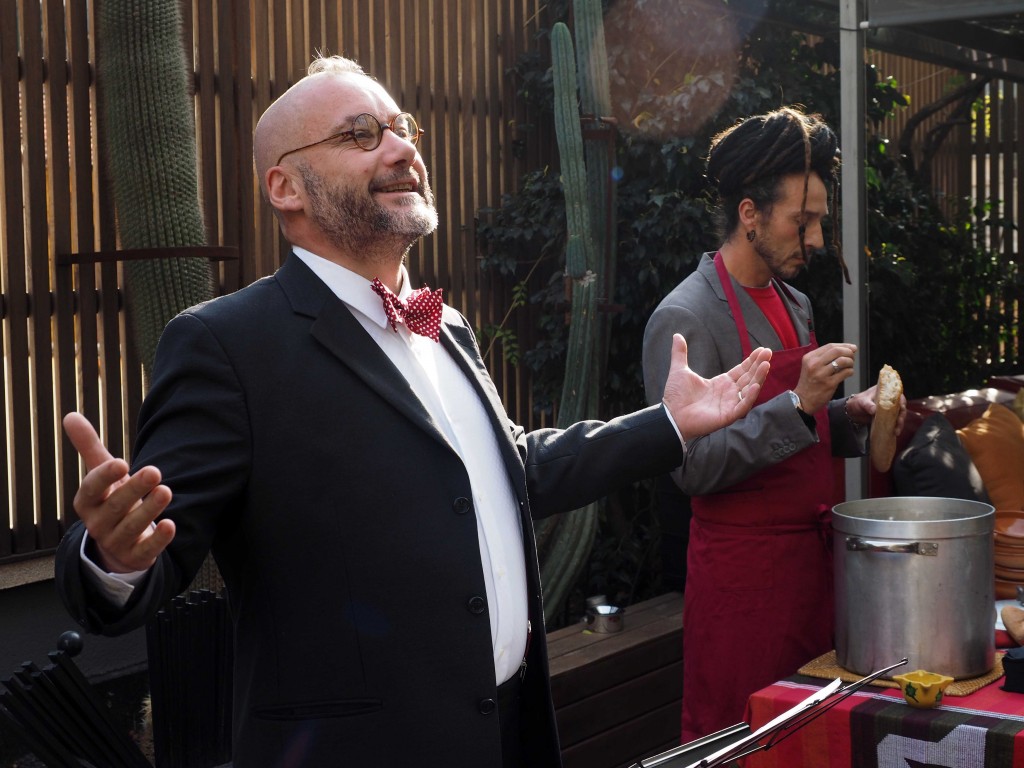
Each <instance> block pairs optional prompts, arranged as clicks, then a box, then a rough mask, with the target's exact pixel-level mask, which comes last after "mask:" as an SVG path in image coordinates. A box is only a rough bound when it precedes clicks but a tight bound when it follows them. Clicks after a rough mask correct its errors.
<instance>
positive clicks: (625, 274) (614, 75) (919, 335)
mask: <svg viewBox="0 0 1024 768" xmlns="http://www.w3.org/2000/svg"><path fill="white" fill-rule="evenodd" d="M730 5H731V4H730V3H727V2H725V1H724V0H713V2H709V3H706V4H704V5H701V6H698V5H697V4H680V3H677V2H672V0H632V1H631V2H629V3H624V2H619V3H616V2H611V3H606V6H607V8H608V10H607V15H606V17H605V30H606V37H607V47H608V58H609V65H610V73H609V74H610V79H611V81H612V84H613V89H612V90H613V93H612V101H613V106H612V111H613V112H614V113H615V117H616V118H617V120H618V125H619V137H618V146H617V163H618V167H617V168H616V169H615V172H614V174H613V178H614V179H616V180H617V188H616V194H617V219H618V222H617V242H616V249H617V277H616V280H615V296H614V298H613V304H614V305H615V307H616V310H617V314H615V316H614V322H613V324H612V330H611V338H610V341H609V351H608V365H607V369H606V371H605V374H604V378H603V382H602V392H601V414H602V416H605V417H607V416H612V415H616V414H618V413H622V412H625V411H628V410H632V409H635V408H637V407H640V406H642V405H644V404H645V398H644V393H643V385H642V375H641V346H642V340H643V332H644V327H645V325H646V322H647V319H648V318H649V317H650V314H651V312H652V311H653V310H654V308H655V306H656V305H657V304H658V302H659V301H660V300H661V299H662V297H663V296H664V295H665V294H666V293H668V292H669V291H670V290H671V289H672V287H674V286H675V285H676V284H677V283H678V282H679V281H681V280H682V279H683V278H684V277H686V275H688V274H689V273H690V272H691V271H692V270H693V269H694V267H695V265H696V263H697V260H698V258H699V256H700V254H701V253H702V252H703V251H706V250H714V249H715V248H716V247H717V246H718V244H719V243H720V241H721V238H720V236H719V234H717V233H716V231H715V226H714V223H713V216H712V211H711V201H712V194H711V191H710V190H709V188H708V186H707V183H706V179H705V178H704V172H705V159H706V156H707V150H708V147H709V145H710V141H711V137H712V136H714V135H715V134H716V133H717V132H718V131H720V130H722V129H724V128H726V127H728V126H730V125H732V124H733V123H734V122H736V121H737V120H738V119H741V118H743V117H747V116H750V115H753V114H759V113H763V112H767V111H769V110H772V109H775V108H777V107H779V106H783V105H787V104H800V105H803V106H804V107H805V108H806V109H807V110H808V111H813V112H818V113H820V114H821V115H822V116H823V117H824V118H825V120H826V121H827V122H828V123H829V124H830V125H832V126H833V127H834V128H836V129H838V127H839V107H840V103H839V102H840V84H839V74H838V71H837V69H836V67H837V65H838V53H839V46H838V40H837V39H832V38H825V39H820V40H817V41H816V42H814V43H813V44H811V43H809V42H808V39H807V38H806V37H805V36H804V35H802V34H800V33H798V32H795V31H793V30H792V29H790V28H788V27H786V26H783V25H780V24H778V23H775V22H770V21H764V20H759V19H756V18H755V19H751V18H749V16H737V17H731V16H730V12H729V8H730ZM775 5H776V6H777V7H781V6H782V3H781V2H779V3H775ZM700 9H703V10H700ZM709 9H712V10H714V11H715V12H714V13H712V14H711V20H712V22H713V23H712V24H709V23H708V22H707V20H701V19H700V18H699V14H700V13H704V14H708V13H709V12H710V11H709ZM790 11H791V12H792V13H809V12H814V13H819V14H820V13H826V12H825V11H822V10H821V9H817V10H814V11H811V10H809V9H808V8H807V7H806V4H802V3H795V4H792V5H790ZM787 13H788V12H787ZM612 14H617V15H616V16H615V18H614V22H613V21H612V18H611V17H612ZM652 15H653V18H655V19H656V20H657V24H655V25H653V27H661V28H664V29H667V30H669V31H670V32H676V33H678V32H679V31H680V30H689V31H687V32H685V34H686V35H688V37H685V39H684V38H680V37H679V35H678V34H677V35H676V37H675V38H674V39H675V41H676V42H675V47H671V46H670V47H669V48H665V49H658V46H657V40H656V39H655V38H656V36H657V34H658V30H657V29H653V28H652V24H651V18H652ZM780 15H781V14H779V13H777V14H776V17H779V16H780ZM833 16H834V14H833ZM558 18H562V17H559V16H557V15H556V16H555V17H553V18H552V20H553V21H554V20H557V19H558ZM815 21H816V22H817V23H820V24H821V27H822V28H823V29H837V28H838V23H837V19H835V18H834V17H832V18H822V19H817V20H815ZM733 22H734V24H733V25H732V27H730V24H732V23H733ZM716 25H717V26H716ZM718 27H722V28H726V29H733V30H734V31H735V33H736V38H735V45H734V48H733V49H732V51H733V52H734V53H733V57H732V58H729V57H723V56H721V55H718V51H717V50H716V49H715V48H714V46H706V45H703V43H702V42H701V41H702V38H703V37H709V38H710V37H713V36H714V35H716V34H718V33H717V31H716V30H717V28H718ZM694 30H696V31H694ZM680 34H682V33H680ZM715 39H716V40H717V41H718V42H719V43H723V40H724V38H721V37H719V38H715ZM688 40H689V41H695V42H692V43H687V41H688ZM723 44H724V43H723ZM666 50H667V51H668V52H667V53H665V51H666ZM680 50H684V51H689V52H690V53H693V51H697V53H695V54H693V55H691V56H689V57H688V58H687V57H685V56H680V55H676V54H677V52H678V51H680ZM645 57H646V58H645ZM540 62H541V57H540V56H531V58H530V60H529V64H530V66H531V67H534V69H532V70H529V71H528V70H527V68H525V67H523V68H521V69H519V70H518V71H517V73H516V74H517V76H519V77H521V78H522V81H521V82H523V83H524V85H525V86H526V87H527V88H528V90H529V94H528V95H529V97H530V99H531V100H532V103H534V104H544V103H545V102H544V98H542V97H546V98H547V99H548V101H547V106H548V108H549V109H550V95H548V94H547V93H546V89H548V88H549V87H550V80H549V77H548V76H547V75H546V73H545V71H544V70H542V69H540ZM520 65H521V67H522V66H523V65H524V62H520ZM626 72H628V73H629V74H628V75H626V74H623V73H626ZM866 77H867V95H868V98H867V104H866V111H867V117H868V122H869V125H868V126H867V129H868V133H869V134H871V136H870V138H869V140H868V142H867V147H868V152H867V158H866V171H867V178H868V211H869V212H868V216H869V231H868V249H869V252H870V254H871V256H870V260H869V265H868V279H869V307H868V310H869V328H870V362H869V366H870V368H869V370H871V371H877V370H878V369H879V368H880V367H881V365H882V364H883V363H889V364H891V365H893V366H894V367H896V368H897V369H898V370H899V371H900V373H901V375H902V377H903V380H904V383H905V387H906V391H907V394H908V397H919V396H924V395H928V394H941V393H945V392H952V391H956V390H958V389H964V388H968V387H972V386H979V385H981V384H982V383H983V382H984V381H985V380H986V378H987V376H988V375H991V374H993V373H999V372H1005V370H1006V369H1005V365H1006V364H1005V363H1004V362H1002V361H1000V360H998V359H997V358H995V357H993V356H992V355H991V354H990V351H989V350H991V349H993V348H995V347H996V346H997V344H998V342H999V339H998V333H999V332H998V330H996V329H995V326H994V325H993V323H992V322H991V321H990V320H989V319H988V318H989V314H988V312H989V310H987V309H986V302H987V300H988V297H989V296H991V295H993V294H995V295H999V292H1000V291H1005V290H1006V289H1007V287H1008V286H1009V287H1012V286H1016V288H1015V290H1016V292H1017V294H1016V295H1019V292H1020V281H1021V278H1020V276H1019V274H1017V273H1016V272H1015V271H1011V270H1008V269H1007V268H1006V266H1005V265H1004V263H1003V262H1001V261H1000V260H999V259H998V258H997V257H996V256H995V255H993V254H990V253H988V252H986V251H985V250H984V249H983V248H981V247H979V245H978V243H979V242H980V239H979V237H978V234H979V233H978V232H977V229H976V228H977V227H978V226H992V227H998V226H1005V224H1004V223H1002V222H1000V221H999V220H998V219H997V218H996V217H995V216H994V215H992V214H991V213H990V212H979V211H975V210H972V209H971V207H970V206H969V205H965V207H964V209H963V210H962V211H961V212H960V213H959V215H957V216H956V217H953V218H952V219H947V218H946V217H945V216H944V215H943V214H942V212H941V210H940V209H939V207H938V205H937V203H936V201H935V198H934V195H933V194H932V193H931V190H927V189H921V188H920V186H919V185H918V184H917V182H916V180H915V179H913V178H910V177H908V176H907V173H906V171H905V170H904V168H903V167H902V165H901V163H899V162H897V158H894V157H889V156H888V154H887V153H886V151H885V150H886V149H887V147H888V144H887V142H886V141H885V139H883V138H882V137H879V136H877V135H875V134H877V132H878V128H877V126H878V125H879V124H880V121H881V120H882V119H883V118H884V117H885V116H886V115H887V114H889V113H890V112H892V111H893V110H895V109H901V108H905V107H906V106H907V105H908V102H907V99H906V98H905V97H904V96H903V94H902V93H901V92H900V90H899V88H898V86H897V84H896V83H895V82H893V81H892V80H891V79H889V78H887V77H885V76H884V73H879V72H877V71H876V70H875V69H874V68H872V67H868V68H867V71H866ZM951 77H952V75H951ZM616 82H619V83H623V82H627V83H629V84H631V85H632V87H628V88H622V87H620V88H618V89H616V88H615V83H616ZM713 96H714V97H716V98H712V97H713ZM702 98H704V99H705V101H703V102H702V101H701V99H702ZM535 115H536V112H535ZM694 115H696V116H698V117H699V118H700V120H699V121H695V119H694ZM538 119H539V118H538ZM560 197H561V195H560V189H559V186H558V177H557V175H556V174H554V173H550V172H547V171H546V170H545V171H543V172H535V173H533V174H530V175H529V176H528V177H526V178H525V179H524V182H523V185H522V188H521V190H520V192H519V193H517V194H515V195H510V196H508V197H506V198H505V200H504V201H503V205H502V207H501V208H500V209H498V210H496V211H488V212H484V213H486V214H488V215H485V216H483V217H482V221H483V222H484V223H483V224H482V226H481V227H480V229H479V232H478V234H479V244H480V249H481V253H482V255H483V265H484V267H485V268H495V269H500V270H501V271H502V273H503V274H507V275H508V276H509V279H512V280H517V279H521V278H522V276H523V274H524V273H525V271H526V270H528V269H532V268H533V267H534V266H535V265H536V263H537V260H538V259H541V260H542V263H541V268H540V269H536V270H534V272H533V273H532V278H531V282H530V286H531V301H532V302H534V303H536V304H539V305H540V306H541V307H542V308H543V316H542V319H541V321H540V327H539V329H538V330H539V340H538V341H537V342H536V343H535V344H534V345H533V346H532V348H529V349H527V348H522V349H520V350H519V352H520V360H521V362H522V363H524V364H526V365H528V366H529V367H530V368H531V370H532V371H533V379H534V386H535V390H536V393H537V395H536V399H537V400H538V401H539V402H540V403H542V404H548V403H551V402H552V400H553V399H554V398H555V397H557V393H558V392H559V390H560V388H561V385H562V382H563V379H564V362H565V344H566V325H565V313H566V304H565V293H564V287H563V280H562V269H563V264H564V262H563V261H562V259H563V257H564V246H565V232H564V224H563V222H564V207H563V206H564V204H563V202H562V201H561V199H560ZM838 205H839V201H838V200H836V201H833V208H834V209H835V208H838ZM983 216H988V217H989V219H990V220H989V221H987V223H986V221H983ZM831 226H832V221H831V220H830V221H827V222H826V232H825V239H826V242H829V241H830V240H831V239H832V236H831ZM848 258H849V260H851V261H852V260H854V258H855V256H854V255H852V254H851V255H849V257H848ZM842 280H843V278H842V272H841V270H840V266H839V260H838V258H837V256H836V254H835V253H834V251H832V249H830V253H829V254H828V255H827V256H823V257H819V258H817V259H815V260H814V261H813V262H812V263H811V265H810V268H809V269H808V270H807V271H806V272H805V273H804V274H803V275H801V276H800V277H799V278H798V279H797V280H796V281H794V282H795V284H796V285H797V287H798V288H800V289H801V290H804V291H805V292H806V293H808V295H809V296H810V297H811V300H812V303H813V305H814V309H815V320H816V327H817V331H818V339H819V342H823V341H836V340H840V339H841V338H842V293H843V282H842ZM520 341H521V340H520ZM1017 365H1018V367H1019V362H1017ZM633 504H636V505H639V506H631V505H633ZM648 506H649V497H648V494H647V492H646V489H645V488H638V489H634V492H633V493H632V495H631V496H629V502H628V503H616V504H609V505H608V509H606V510H604V511H603V513H602V520H601V526H602V527H601V532H600V534H599V539H598V542H597V544H596V545H595V551H594V555H593V557H592V562H591V575H590V577H589V579H588V580H587V581H586V584H581V586H580V589H581V590H584V591H586V590H591V591H598V592H608V593H617V592H623V591H625V592H628V593H629V594H631V595H632V596H633V597H634V598H636V599H642V598H643V597H645V596H649V594H645V591H646V590H648V589H651V590H656V589H657V576H656V574H655V575H653V576H652V575H651V573H649V572H646V571H645V569H647V568H650V567H651V564H652V563H653V559H652V558H651V557H649V556H648V555H647V554H645V553H647V552H649V551H653V550H651V549H650V546H651V545H652V542H656V540H657V536H658V533H657V525H656V523H655V522H653V520H652V518H653V516H651V515H650V514H649V509H648V508H647V507H648ZM655 549H656V548H655ZM626 574H632V575H631V576H628V577H627V576H626ZM630 580H632V585H631V586H630V585H628V584H627V582H629V581H630Z"/></svg>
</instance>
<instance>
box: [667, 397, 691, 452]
mask: <svg viewBox="0 0 1024 768" xmlns="http://www.w3.org/2000/svg"><path fill="white" fill-rule="evenodd" d="M661 407H662V408H663V409H664V410H665V415H666V416H668V423H669V424H671V425H672V429H674V430H675V431H676V435H677V436H678V437H679V444H680V445H681V446H683V450H684V451H685V450H686V440H684V439H683V433H682V432H680V431H679V425H678V424H676V420H675V419H673V418H672V413H671V412H670V411H669V409H668V406H667V405H665V401H664V400H662V402H661Z"/></svg>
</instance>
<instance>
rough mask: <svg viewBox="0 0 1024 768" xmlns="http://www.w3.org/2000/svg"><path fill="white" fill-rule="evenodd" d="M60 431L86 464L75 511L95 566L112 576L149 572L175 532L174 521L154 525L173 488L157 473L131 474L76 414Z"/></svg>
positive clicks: (150, 470) (146, 470) (153, 470)
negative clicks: (95, 555) (93, 547)
mask: <svg viewBox="0 0 1024 768" xmlns="http://www.w3.org/2000/svg"><path fill="white" fill-rule="evenodd" d="M64 432H65V433H66V434H67V436H68V438H69V439H70V440H71V444H72V445H74V446H75V450H77V451H78V453H79V455H80V456H81V457H82V460H83V461H84V462H85V468H86V475H85V477H84V478H83V479H82V484H81V485H80V486H79V487H78V493H76V494H75V500H74V506H75V512H77V513H78V516H79V518H81V520H82V523H83V524H84V525H85V528H86V530H87V531H88V532H89V538H91V539H92V540H93V542H94V543H95V544H96V549H97V551H98V552H99V556H100V560H101V562H99V563H97V565H99V566H101V567H102V568H104V569H105V570H107V571H109V572H111V573H131V572H132V571H145V570H147V569H149V568H150V567H152V565H153V563H155V562H156V559H157V557H159V556H160V553H161V552H163V551H164V549H166V548H167V545H168V544H170V543H171V540H172V539H173V538H174V530H175V529H174V522H173V521H172V520H161V521H160V522H158V523H156V525H153V522H154V520H156V518H157V517H159V516H160V514H161V513H162V512H163V511H164V509H166V508H167V505H168V504H170V502H171V489H170V488H168V487H167V486H166V485H161V484H160V470H159V469H157V468H156V467H143V468H142V469H140V470H139V471H138V472H136V473H135V474H134V475H131V474H129V472H130V467H129V466H128V463H127V462H126V461H124V460H123V459H116V458H114V457H113V456H111V455H110V453H109V452H108V451H107V449H106V446H104V445H103V443H102V442H100V438H99V435H98V434H96V430H95V429H93V426H92V424H90V423H89V421H88V419H86V418H85V417H84V416H82V414H80V413H74V412H72V413H69V414H67V415H66V416H65V417H64Z"/></svg>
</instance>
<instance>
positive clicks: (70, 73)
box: [0, 0, 553, 563]
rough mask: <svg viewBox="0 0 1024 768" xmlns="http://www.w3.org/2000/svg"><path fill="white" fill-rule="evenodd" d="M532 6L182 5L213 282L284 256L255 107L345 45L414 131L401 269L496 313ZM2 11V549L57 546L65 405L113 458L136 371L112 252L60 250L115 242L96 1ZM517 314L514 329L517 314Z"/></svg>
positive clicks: (517, 168)
mask: <svg viewBox="0 0 1024 768" xmlns="http://www.w3.org/2000/svg"><path fill="white" fill-rule="evenodd" d="M543 8H544V3H543V2H542V0H505V2H501V3H478V2H476V0H385V1H383V2H382V0H341V1H340V2H338V1H337V0H257V1H256V2H243V1H242V0H182V3H181V10H182V21H183V25H182V26H183V45H184V47H185V50H186V52H187V54H188V56H189V58H190V59H191V60H192V61H193V63H194V70H195V80H194V82H195V124H196V136H197V146H198V163H199V179H200V182H199V183H200V185H201V188H200V197H201V200H202V205H203V213H204V216H205V221H206V227H207V234H208V243H209V244H211V245H219V246H232V247H236V248H238V249H239V252H240V254H241V258H240V259H238V260H227V261H221V262H217V264H216V269H217V276H218V278H219V285H220V290H221V291H222V292H230V291H233V290H236V289H237V288H239V287H241V286H243V285H246V284H248V283H250V282H252V281H253V280H255V279H256V278H258V277H261V276H263V275H266V274H269V273H271V272H272V271H273V270H274V269H276V268H277V267H278V266H279V265H280V263H281V261H282V259H283V257H284V255H285V254H286V253H287V251H286V250H284V243H283V242H282V241H281V239H280V236H279V234H278V231H277V228H276V225H275V224H274V222H273V219H272V216H271V215H270V213H269V210H268V209H267V208H266V206H264V205H263V204H262V202H261V201H260V198H259V191H258V185H257V182H256V179H255V178H254V174H253V170H252V131H253V128H254V126H255V122H256V120H257V119H258V116H259V115H260V114H261V113H262V112H263V110H264V109H265V108H266V107H267V105H269V104H270V102H271V101H272V100H273V99H274V98H276V97H277V96H279V95H280V94H281V93H283V92H284V90H286V89H287V88H288V87H289V86H290V85H291V84H292V83H294V82H295V81H296V80H297V79H299V78H300V77H301V76H302V75H303V74H304V73H305V69H306V67H307V66H308V64H309V62H310V60H311V58H312V56H313V54H314V52H315V51H323V52H327V53H341V54H343V55H346V56H350V57H352V58H354V59H356V60H357V61H359V62H360V63H361V64H362V65H363V67H364V69H366V70H367V71H368V72H369V73H370V74H372V75H373V76H375V77H376V78H377V79H378V80H380V81H381V82H382V83H383V84H384V85H385V86H386V87H387V88H388V89H389V90H390V91H391V93H392V94H393V95H394V96H395V98H396V100H397V101H398V102H399V104H401V105H402V107H403V108H404V109H407V110H408V111H410V112H413V113H414V114H415V115H416V116H417V119H418V120H419V121H420V122H421V124H422V126H423V127H424V128H425V129H426V131H427V134H426V136H425V137H424V140H423V142H422V144H421V151H422V153H423V155H424V159H425V161H426V163H427V167H428V169H429V170H430V172H431V174H432V179H431V183H432V186H433V188H434V191H435V195H436V197H437V206H438V211H439V215H440V221H441V225H440V229H439V231H438V233H436V234H435V235H433V236H431V237H430V238H427V239H425V240H424V241H423V242H421V243H420V244H418V245H417V246H415V247H414V248H413V251H412V252H411V253H410V258H409V268H410V272H411V273H412V275H413V279H414V280H415V281H419V282H425V283H428V284H430V285H431V286H434V287H442V288H444V289H445V297H446V299H447V300H448V301H449V303H451V304H452V305H454V306H456V307H458V308H459V309H461V310H462V311H463V312H464V313H465V314H466V315H467V317H469V319H470V321H471V322H472V323H473V324H474V325H475V326H476V327H478V328H483V327H486V326H488V325H490V324H495V323H498V322H500V320H501V318H502V317H503V316H504V314H505V310H506V308H507V306H508V304H509V302H510V300H511V297H510V296H509V295H508V289H507V288H506V287H504V286H501V285H497V284H494V283H492V281H491V280H490V279H489V278H488V276H487V275H484V274H481V272H480V270H479V268H478V265H477V259H476V247H475V238H474V231H475V223H474V220H475V216H476V212H477V211H478V210H479V209H480V208H483V207H486V206H493V205H497V204H498V203H499V202H500V197H501V194H502V193H503V192H507V191H510V190H512V189H514V187H515V185H516V182H517V180H518V179H519V178H520V176H521V175H522V174H523V173H524V172H525V170H527V169H528V168H532V167H536V166H537V165H538V164H539V162H540V160H539V159H538V158H537V157H536V156H530V155H517V154H515V153H513V152H512V145H513V142H514V141H516V140H517V139H520V138H522V136H521V132H522V128H521V126H525V125H527V124H528V123H529V120H528V119H527V114H526V113H525V111H524V108H523V107H522V105H521V104H520V103H519V101H518V100H517V99H516V98H515V87H514V83H513V82H512V81H511V79H510V78H509V77H508V76H507V70H508V68H509V67H511V66H512V65H513V64H514V63H515V61H516V59H517V58H518V56H519V54H520V52H522V51H524V50H526V49H528V48H531V47H532V46H533V45H534V37H535V35H536V33H537V31H538V29H539V28H540V26H541V24H542V22H543V18H542V15H541V14H542V13H543ZM0 19H3V22H2V23H0V97H2V103H0V129H2V130H0V133H2V136H0V152H2V154H0V188H2V194H0V286H2V296H0V300H2V303H0V312H2V318H3V321H2V349H3V372H4V386H3V387H2V388H0V407H2V411H3V414H4V438H5V439H4V440H2V441H0V463H2V464H3V466H4V467H5V468H6V471H4V472H0V563H3V562H11V561H16V560H19V559H22V558H25V557H31V556H35V555H38V554H41V553H46V552H48V551H52V550H53V548H54V547H56V545H57V543H58V542H59V540H60V536H61V534H62V533H63V531H64V529H65V528H66V526H67V525H68V524H69V523H70V521H71V519H73V515H74V513H73V510H71V508H70V503H71V499H72V497H73V492H74V489H75V488H76V487H77V484H78V479H79V476H80V472H81V470H80V467H79V464H78V462H77V461H76V460H74V454H73V451H72V449H71V447H70V445H69V444H68V443H67V441H66V440H65V439H63V438H62V433H61V431H60V418H61V416H62V415H63V414H64V413H65V412H67V411H69V410H72V409H78V410H81V411H82V412H84V413H85V414H86V415H87V416H88V417H89V418H90V420H92V421H93V423H94V424H97V425H99V427H100V430H101V433H102V436H103V438H104V440H105V441H106V442H107V443H108V445H109V446H110V448H111V451H112V452H114V453H115V454H116V455H124V454H126V453H127V452H128V451H129V450H130V441H131V435H132V434H133V433H134V426H135V425H134V419H135V414H136V412H137V410H138V407H139V404H140V403H141V398H142V388H143V383H142V374H141V368H140V365H139V361H138V359H137V358H136V356H135V354H134V352H133V350H132V348H131V345H130V344H129V343H128V338H129V334H127V333H126V331H125V328H124V318H123V315H122V313H121V308H122V303H123V297H122V294H121V286H122V284H123V283H122V280H121V267H120V265H119V264H118V263H117V262H110V261H105V260H104V261H99V262H97V263H78V262H75V263H70V262H69V260H68V259H66V258H65V259H59V258H58V257H62V256H67V255H68V254H77V255H79V256H80V255H81V254H90V253H94V252H98V251H103V252H108V251H113V250H116V249H117V236H116V229H115V218H114V217H115V212H114V210H113V207H112V202H111V200H112V198H111V192H110V189H111V186H110V184H109V182H108V179H107V178H106V169H105V167H104V147H103V144H102V140H101V137H102V136H103V135H104V132H103V125H102V115H101V113H100V112H99V111H98V110H97V87H98V88H102V83H100V84H97V83H96V82H95V79H94V73H95V71H96V67H95V46H94V29H95V3H91V2H72V3H65V2H63V0H0ZM552 144H553V141H551V142H543V143H541V144H540V145H541V146H551V145H552ZM79 261H81V259H79ZM518 322H519V323H520V327H518V328H516V330H517V332H518V333H519V334H520V336H521V337H522V336H527V335H528V333H529V330H530V329H529V324H528V321H526V320H523V321H518ZM488 364H489V366H490V368H491V370H492V372H493V375H494V378H495V381H496V383H497V385H498V387H499V390H500V391H501V392H502V395H503V396H504V398H505V402H506V404H507V406H508V408H509V410H510V412H512V413H515V414H517V415H518V416H519V418H520V419H522V420H523V421H525V422H530V421H531V420H532V414H531V410H532V409H531V402H530V396H529V386H528V381H527V379H526V375H525V373H524V372H520V371H518V370H516V369H515V368H514V367H512V366H510V365H508V364H506V362H505V361H504V360H503V359H502V357H501V354H500V347H499V348H498V349H497V351H496V352H495V353H493V354H492V355H491V356H490V359H489V360H488ZM67 457H70V460H65V458H67Z"/></svg>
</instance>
